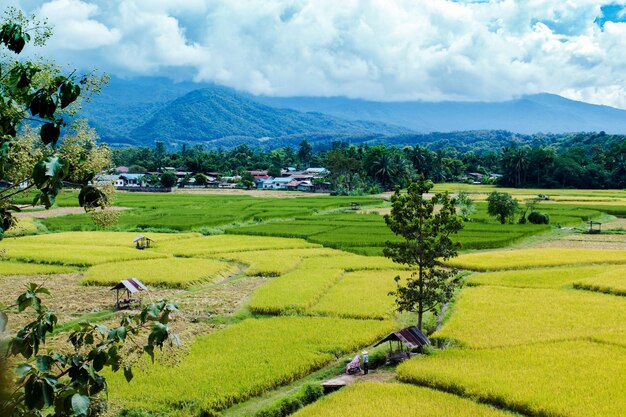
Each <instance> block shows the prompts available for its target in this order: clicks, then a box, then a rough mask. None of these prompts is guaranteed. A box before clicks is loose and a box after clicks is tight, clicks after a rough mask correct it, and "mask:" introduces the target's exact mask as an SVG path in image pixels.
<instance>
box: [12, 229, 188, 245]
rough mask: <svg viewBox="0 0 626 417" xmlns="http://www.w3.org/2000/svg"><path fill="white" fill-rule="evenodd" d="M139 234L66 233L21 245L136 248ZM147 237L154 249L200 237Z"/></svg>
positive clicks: (34, 238) (30, 238)
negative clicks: (164, 244) (134, 240)
mask: <svg viewBox="0 0 626 417" xmlns="http://www.w3.org/2000/svg"><path fill="white" fill-rule="evenodd" d="M138 234H139V233H136V232H102V231H100V232H64V233H49V234H44V235H37V236H26V237H23V238H22V239H20V242H21V243H27V242H32V243H38V244H50V245H63V246H66V245H97V246H115V247H120V248H121V247H127V248H134V247H135V243H133V239H134V238H135V237H137V235H138ZM146 235H147V237H149V238H151V239H153V240H154V241H155V243H154V247H158V246H160V245H161V243H163V242H170V244H182V243H181V242H182V241H181V240H180V239H188V238H192V237H198V236H200V235H199V234H197V233H146Z"/></svg>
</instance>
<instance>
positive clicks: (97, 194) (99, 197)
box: [78, 185, 106, 208]
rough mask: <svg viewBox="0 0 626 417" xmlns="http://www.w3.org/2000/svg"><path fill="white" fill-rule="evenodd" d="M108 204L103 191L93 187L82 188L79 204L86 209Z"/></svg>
mask: <svg viewBox="0 0 626 417" xmlns="http://www.w3.org/2000/svg"><path fill="white" fill-rule="evenodd" d="M105 203H106V196H105V195H104V193H103V192H102V191H100V190H99V189H97V188H96V187H94V186H92V185H86V186H84V187H82V188H81V190H80V193H79V194H78V204H80V206H81V207H85V208H96V207H103V206H104V205H105Z"/></svg>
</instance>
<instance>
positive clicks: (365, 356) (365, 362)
mask: <svg viewBox="0 0 626 417" xmlns="http://www.w3.org/2000/svg"><path fill="white" fill-rule="evenodd" d="M369 362H370V358H369V355H368V354H367V350H364V351H363V375H367V371H368V367H369Z"/></svg>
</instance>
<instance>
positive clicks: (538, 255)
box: [446, 248, 626, 271]
mask: <svg viewBox="0 0 626 417" xmlns="http://www.w3.org/2000/svg"><path fill="white" fill-rule="evenodd" d="M446 264H447V265H449V266H452V267H455V268H460V269H469V270H473V271H496V270H506V269H526V268H540V267H548V266H566V265H592V264H598V265H606V264H626V251H624V250H601V249H562V248H540V249H522V250H509V251H494V252H483V253H473V254H467V255H461V256H459V257H457V258H454V259H450V260H449V261H447V262H446Z"/></svg>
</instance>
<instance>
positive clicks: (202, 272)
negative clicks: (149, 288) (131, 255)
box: [81, 258, 238, 288]
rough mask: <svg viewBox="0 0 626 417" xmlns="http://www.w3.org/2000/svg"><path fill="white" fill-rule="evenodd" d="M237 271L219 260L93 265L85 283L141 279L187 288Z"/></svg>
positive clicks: (148, 283) (173, 259)
mask: <svg viewBox="0 0 626 417" xmlns="http://www.w3.org/2000/svg"><path fill="white" fill-rule="evenodd" d="M237 270H238V268H237V266H235V265H233V264H229V263H226V262H222V261H219V260H215V259H187V258H165V259H150V260H142V261H128V262H112V263H107V264H102V265H95V266H92V267H91V268H89V269H88V270H87V272H86V273H85V275H84V276H83V278H82V280H81V282H82V283H83V284H91V285H115V284H117V283H119V282H120V280H122V279H126V278H138V279H139V280H140V281H141V282H143V283H144V284H146V285H156V286H162V287H173V288H186V287H189V286H191V285H193V284H197V283H201V282H212V281H216V280H218V279H219V278H223V277H226V276H229V275H232V274H234V273H235V272H236V271H237Z"/></svg>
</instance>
